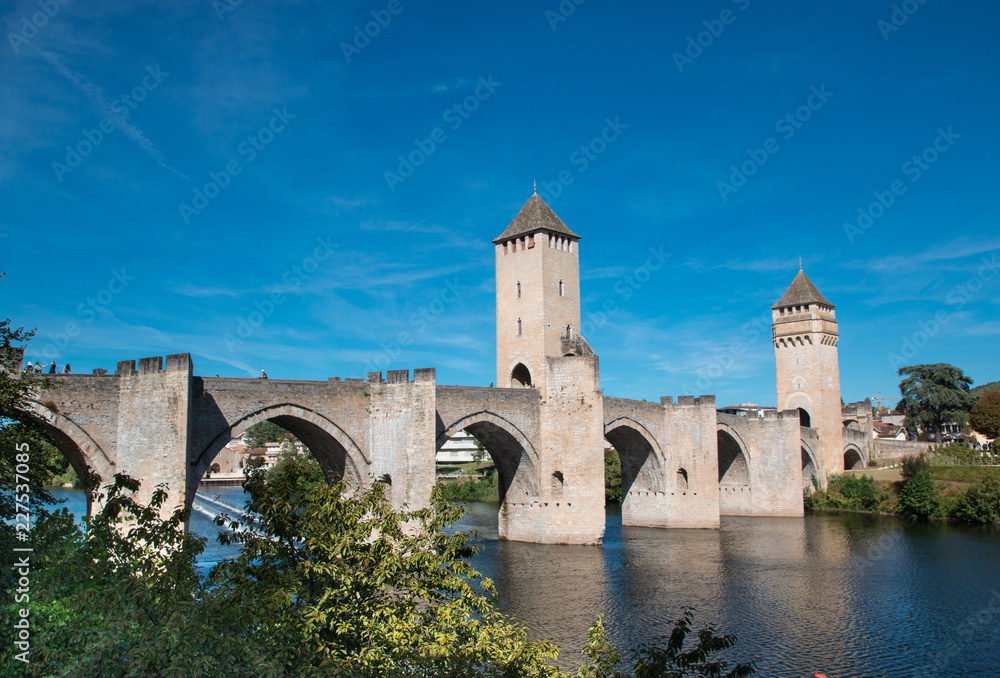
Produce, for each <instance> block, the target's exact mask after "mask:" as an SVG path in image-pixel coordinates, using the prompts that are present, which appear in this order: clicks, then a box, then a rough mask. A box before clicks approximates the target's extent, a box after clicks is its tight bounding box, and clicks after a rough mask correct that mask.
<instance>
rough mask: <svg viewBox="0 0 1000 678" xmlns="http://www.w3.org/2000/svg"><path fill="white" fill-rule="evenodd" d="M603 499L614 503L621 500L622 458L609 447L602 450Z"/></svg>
mask: <svg viewBox="0 0 1000 678" xmlns="http://www.w3.org/2000/svg"><path fill="white" fill-rule="evenodd" d="M604 500H605V501H606V502H614V503H620V502H621V500H622V460H621V458H620V457H619V456H618V453H617V452H615V451H614V450H613V449H612V448H610V447H608V448H605V450H604Z"/></svg>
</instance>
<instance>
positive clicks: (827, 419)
mask: <svg viewBox="0 0 1000 678" xmlns="http://www.w3.org/2000/svg"><path fill="white" fill-rule="evenodd" d="M771 318H772V321H771V328H772V336H773V340H774V362H775V373H776V375H777V386H778V409H779V410H794V409H797V410H798V411H799V417H800V423H801V425H802V426H805V427H809V428H812V429H815V431H816V434H817V435H818V438H819V440H818V443H819V444H818V448H819V449H818V450H817V452H816V454H817V456H818V457H819V458H818V459H815V460H808V461H814V462H815V463H816V466H817V468H816V473H817V477H818V479H819V480H820V482H821V483H822V484H823V485H825V484H826V478H827V477H828V476H830V475H831V474H834V473H842V472H843V471H844V442H843V433H842V428H843V425H842V421H841V416H840V415H841V405H840V367H839V362H838V358H837V317H836V314H835V313H834V306H833V304H831V303H830V302H829V301H827V300H826V298H825V297H824V296H823V295H822V294H820V292H819V290H818V289H816V286H815V285H813V284H812V281H811V280H809V278H808V277H806V274H805V272H804V271H802V269H801V268H800V269H799V272H798V275H796V276H795V278H794V280H792V284H791V285H789V286H788V289H787V290H786V291H785V294H784V295H783V296H782V297H781V299H780V300H779V301H778V303H776V304H775V305H774V306H772V307H771ZM805 454H806V453H805V452H803V455H805ZM806 461H807V460H806V459H803V465H805V464H806Z"/></svg>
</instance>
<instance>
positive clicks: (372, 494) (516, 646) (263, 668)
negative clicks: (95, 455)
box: [0, 457, 754, 678]
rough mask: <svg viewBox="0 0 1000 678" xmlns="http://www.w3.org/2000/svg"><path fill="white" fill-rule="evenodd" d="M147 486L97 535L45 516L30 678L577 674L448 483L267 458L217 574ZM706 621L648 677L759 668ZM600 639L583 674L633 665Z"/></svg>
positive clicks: (649, 652) (126, 498) (114, 501)
mask: <svg viewBox="0 0 1000 678" xmlns="http://www.w3.org/2000/svg"><path fill="white" fill-rule="evenodd" d="M300 462H301V457H300V458H299V459H298V460H295V461H294V462H291V461H290V462H289V463H290V464H291V463H294V464H296V465H297V466H298V465H301V463H300ZM301 466H302V467H303V468H307V466H305V465H301ZM138 487H139V485H138V483H137V482H135V481H134V480H131V479H130V478H127V477H126V476H123V475H116V476H115V479H114V482H113V484H111V485H109V486H108V487H106V488H105V490H104V492H103V494H101V495H100V500H101V501H100V503H101V504H102V505H103V508H102V510H101V511H100V513H99V514H98V515H96V516H95V517H94V518H92V519H90V522H89V526H88V529H87V532H86V533H84V532H83V531H81V530H80V529H79V527H78V526H77V525H76V524H75V523H74V521H73V520H72V518H71V517H70V516H69V515H68V514H66V513H65V512H61V513H59V514H56V515H53V516H48V517H47V518H45V519H43V520H41V521H40V524H39V527H38V528H37V529H38V534H37V535H36V538H35V542H34V543H35V544H36V545H37V546H38V548H37V550H36V552H35V554H33V556H32V567H33V569H32V593H33V596H34V597H33V598H32V607H33V628H34V629H35V631H34V635H33V636H32V639H31V641H32V647H33V648H35V649H34V650H33V651H32V655H31V664H30V665H28V666H27V667H25V669H26V671H27V673H28V675H33V676H49V675H66V676H69V675H100V676H112V677H117V676H123V677H124V676H140V675H141V676H149V677H150V678H152V677H166V676H180V675H183V676H195V677H198V676H205V677H208V676H246V675H254V676H310V677H312V676H316V677H317V678H318V677H320V676H331V675H332V676H352V677H354V676H356V677H359V678H361V677H368V676H372V677H374V676H382V675H405V676H416V677H428V678H429V677H430V676H456V677H459V678H479V677H480V676H484V677H487V678H490V677H492V678H500V677H501V676H523V677H525V678H549V677H551V678H568V676H567V674H564V673H562V672H560V671H559V670H558V669H557V668H555V667H553V666H552V665H551V664H550V663H549V661H551V660H553V659H555V658H556V657H557V654H558V648H557V647H555V646H554V645H553V644H552V643H551V642H549V641H539V642H529V641H528V640H527V631H526V629H525V628H524V627H522V626H520V625H519V624H518V623H517V622H516V621H514V620H513V619H510V618H508V617H506V616H504V615H503V614H502V613H500V612H499V611H498V610H497V609H496V607H495V603H494V596H495V590H494V588H493V584H492V583H491V582H490V581H489V580H488V579H484V578H483V577H482V575H480V574H479V573H478V572H476V571H475V570H474V569H473V568H472V567H471V566H470V565H469V564H468V562H467V558H468V557H469V556H470V555H472V554H473V553H474V552H475V550H476V547H474V546H472V545H471V544H470V541H469V540H470V537H469V535H466V534H463V533H454V534H446V533H445V531H444V530H443V528H446V527H448V526H449V525H451V524H452V523H453V522H454V521H455V520H456V519H457V518H458V517H459V516H460V515H461V512H462V509H461V508H453V507H451V506H450V505H449V504H448V503H447V502H445V501H444V500H443V499H442V498H441V496H440V494H439V493H437V492H435V493H434V494H433V495H432V498H431V506H430V507H429V508H426V509H421V510H416V511H409V510H405V509H404V510H395V509H393V508H392V507H391V506H390V504H389V502H388V500H387V498H386V492H387V490H388V485H387V484H386V483H385V482H383V481H374V482H373V483H372V484H371V486H370V487H368V488H366V489H358V490H354V491H348V490H347V488H345V487H344V486H343V485H341V484H334V485H328V484H326V483H316V482H314V478H312V477H311V476H310V474H305V475H301V474H296V473H285V474H283V475H282V476H280V477H277V478H271V477H269V476H268V475H267V474H266V472H265V471H264V470H263V469H261V468H255V469H252V470H251V471H250V473H249V475H248V477H247V479H246V480H245V482H244V490H245V491H246V492H247V493H248V494H249V495H250V499H249V500H248V502H247V505H246V512H245V514H244V515H243V516H242V517H241V518H240V519H239V520H238V521H233V520H229V519H228V518H225V517H222V518H220V519H219V520H218V522H220V523H221V524H225V525H227V526H228V527H230V528H231V529H232V530H233V531H232V532H230V533H228V534H225V535H222V541H223V542H224V543H238V544H241V545H242V547H243V550H242V552H241V554H240V555H239V556H238V557H237V558H235V559H232V560H227V561H223V562H222V563H220V564H218V565H217V566H215V567H214V568H212V570H211V572H210V573H209V574H208V576H207V577H206V576H204V575H203V574H201V573H200V572H199V571H198V569H197V567H196V566H195V560H196V558H197V557H198V555H199V554H200V553H201V552H202V550H203V548H204V546H205V542H204V540H203V539H201V538H199V537H194V536H192V535H189V534H186V533H185V531H184V521H185V520H186V519H187V517H188V511H186V510H178V511H175V513H174V514H173V515H172V516H171V517H170V518H169V519H163V518H161V517H160V516H161V513H160V512H161V509H162V507H163V505H164V502H165V501H166V500H167V493H166V490H165V488H164V487H162V486H161V487H158V488H157V489H156V491H155V492H154V493H153V495H152V499H151V501H150V503H149V505H142V504H140V503H138V502H137V501H135V499H134V493H135V492H136V491H137V490H138ZM0 613H2V614H4V616H5V618H14V617H13V616H11V615H12V614H15V610H14V607H13V606H10V605H8V606H6V607H5V608H4V609H2V610H0ZM691 621H692V614H691V612H690V611H689V610H685V614H684V616H683V617H682V619H679V620H677V621H676V622H675V624H674V630H673V632H672V633H671V634H670V636H669V638H667V639H664V640H665V644H663V645H661V644H660V643H659V642H654V643H651V644H647V645H641V646H640V647H639V648H637V649H636V650H635V651H634V652H633V653H632V654H633V657H634V662H635V667H634V668H635V675H636V676H677V677H681V676H728V677H730V678H737V677H742V676H751V675H753V672H754V668H753V665H754V661H751V662H750V663H749V664H741V665H738V666H735V667H733V669H732V670H730V671H729V672H728V673H725V671H726V670H727V669H728V666H727V664H726V663H725V662H722V661H712V660H711V658H710V657H711V655H713V654H714V653H716V652H718V651H720V650H723V649H725V648H730V647H732V645H733V643H735V641H736V639H735V637H733V636H717V635H716V634H715V628H714V626H712V625H708V626H706V627H705V628H704V629H702V630H701V631H700V632H698V634H697V640H696V642H693V643H692V642H688V641H687V640H686V638H687V636H688V634H689V633H690V631H691ZM10 628H11V627H10V625H5V626H4V629H5V631H3V632H2V633H4V634H8V635H9V633H10ZM589 638H590V640H591V642H590V643H589V644H588V647H587V650H586V651H585V652H586V654H587V656H588V657H589V658H590V659H591V662H592V663H591V664H590V665H589V667H585V668H584V669H582V670H581V671H580V673H579V675H580V676H586V677H590V678H599V677H602V676H608V677H610V676H622V675H624V674H621V673H619V672H617V668H616V667H617V666H618V664H620V663H621V657H622V653H621V652H619V651H618V650H617V649H616V648H615V647H614V646H613V645H612V644H611V643H610V642H609V641H608V640H607V637H606V635H605V634H604V629H603V625H602V623H601V621H600V620H598V622H597V623H595V625H594V626H593V627H592V628H591V631H590V634H589ZM4 640H9V639H8V638H4ZM12 647H13V644H12V643H11V642H5V643H4V644H3V646H2V647H0V665H4V666H9V665H11V655H12V652H13V651H12V649H11V648H12ZM612 671H614V672H613V673H612Z"/></svg>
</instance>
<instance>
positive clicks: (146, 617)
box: [5, 475, 282, 677]
mask: <svg viewBox="0 0 1000 678" xmlns="http://www.w3.org/2000/svg"><path fill="white" fill-rule="evenodd" d="M137 489H138V483H137V482H136V481H134V480H132V479H130V478H127V477H125V476H122V475H116V476H115V479H114V483H113V484H112V485H109V486H108V487H107V488H106V489H105V491H104V492H103V493H100V494H99V496H98V499H99V500H100V501H102V502H103V503H104V509H103V510H102V511H101V512H100V513H99V514H98V515H96V516H95V517H94V518H93V519H91V520H89V524H88V528H87V533H86V535H84V534H83V533H82V532H81V531H80V530H79V528H77V527H76V525H74V524H73V521H72V517H71V516H69V515H68V514H66V513H65V512H64V513H62V514H61V515H59V516H56V517H54V518H50V519H47V520H42V521H39V523H40V528H38V529H37V530H36V533H35V534H34V535H33V537H34V540H33V546H35V561H34V563H33V565H34V567H33V572H32V575H33V579H32V595H33V599H32V607H33V616H34V623H33V628H34V629H35V631H34V634H35V635H34V636H33V638H32V647H33V650H32V654H31V664H30V665H29V666H28V667H27V669H28V671H27V673H28V675H32V676H50V675H57V676H110V677H114V676H171V675H176V676H181V675H184V676H206V677H207V676H215V675H221V676H238V675H248V674H253V675H265V676H277V675H282V674H281V673H280V666H278V665H277V664H276V663H274V662H273V660H272V659H271V658H270V657H268V656H267V655H266V654H264V653H266V652H267V648H266V647H260V646H255V645H253V644H247V643H244V642H242V640H244V639H241V638H240V637H239V636H238V635H235V634H232V633H230V632H229V631H230V629H229V625H230V622H231V620H232V619H233V617H234V616H235V613H236V611H235V610H234V611H230V612H228V613H226V612H225V610H224V609H219V608H216V607H215V605H214V604H213V601H212V597H211V594H210V593H209V592H208V591H207V589H206V588H205V586H204V582H203V581H202V580H201V578H200V577H199V576H198V574H197V571H196V569H195V565H194V563H195V559H196V558H197V556H198V555H199V554H200V553H201V552H202V549H203V548H204V540H203V539H201V538H198V537H195V536H192V535H189V534H186V533H185V532H184V520H185V519H186V518H187V514H186V512H181V511H178V512H176V513H174V514H173V515H172V516H171V517H170V518H169V519H166V520H162V519H161V518H160V513H161V511H162V509H163V508H164V503H165V501H166V500H167V494H166V492H165V488H163V487H158V488H157V489H156V490H155V491H154V492H153V494H152V498H151V501H150V503H149V504H148V505H142V504H140V503H138V502H137V501H136V500H135V499H134V497H133V496H132V494H131V493H132V492H134V491H135V490H137ZM5 647H6V646H5Z"/></svg>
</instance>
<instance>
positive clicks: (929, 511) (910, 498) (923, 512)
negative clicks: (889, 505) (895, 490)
mask: <svg viewBox="0 0 1000 678" xmlns="http://www.w3.org/2000/svg"><path fill="white" fill-rule="evenodd" d="M940 504H941V496H940V494H939V492H938V488H937V485H936V484H935V483H934V479H933V478H932V477H931V473H930V471H928V470H927V469H921V470H919V471H917V472H916V474H915V475H914V476H913V477H912V478H910V479H909V480H907V481H906V482H904V483H903V489H901V490H900V491H899V507H900V509H901V510H902V512H903V513H911V514H913V515H915V516H918V517H920V518H927V517H928V516H931V515H933V514H934V512H935V511H937V509H938V506H939V505H940Z"/></svg>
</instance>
